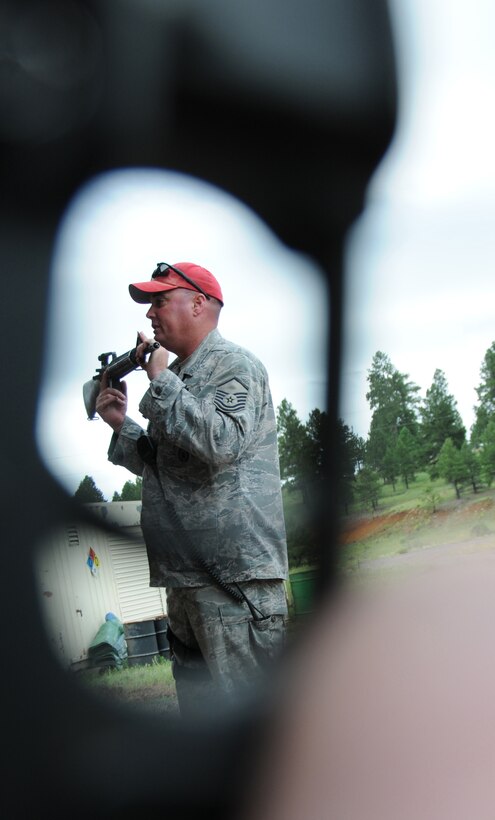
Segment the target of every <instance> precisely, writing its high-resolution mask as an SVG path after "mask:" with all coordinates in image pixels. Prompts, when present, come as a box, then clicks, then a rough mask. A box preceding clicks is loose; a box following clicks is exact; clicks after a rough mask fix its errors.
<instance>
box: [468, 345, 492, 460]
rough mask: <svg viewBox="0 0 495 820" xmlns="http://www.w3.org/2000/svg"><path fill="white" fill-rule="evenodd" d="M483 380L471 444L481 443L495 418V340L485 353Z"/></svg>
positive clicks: (478, 388)
mask: <svg viewBox="0 0 495 820" xmlns="http://www.w3.org/2000/svg"><path fill="white" fill-rule="evenodd" d="M480 377H481V381H480V384H479V386H478V387H477V388H476V394H477V396H478V401H479V404H477V405H476V406H475V407H474V412H475V421H474V424H473V426H472V428H471V444H473V445H474V446H475V447H476V446H478V445H479V444H480V443H481V440H482V438H483V433H484V431H485V429H486V427H487V425H488V424H489V422H490V421H493V420H495V342H492V344H491V346H490V347H489V348H488V350H487V351H486V353H485V357H484V359H483V362H482V364H481V368H480Z"/></svg>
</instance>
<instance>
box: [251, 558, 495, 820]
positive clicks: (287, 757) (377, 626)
mask: <svg viewBox="0 0 495 820" xmlns="http://www.w3.org/2000/svg"><path fill="white" fill-rule="evenodd" d="M284 677H285V678H286V679H287V680H288V681H289V683H288V691H287V692H285V694H284V695H283V697H282V702H283V708H282V709H281V710H280V715H281V719H280V721H279V722H278V725H277V729H276V731H275V732H274V734H273V742H272V744H271V745H270V748H268V749H267V750H266V762H267V761H270V766H269V767H268V766H265V768H264V769H263V767H262V768H261V771H264V772H268V774H267V776H266V778H263V777H262V778H261V782H260V783H259V788H258V790H257V791H256V793H255V797H254V800H253V803H252V805H251V806H250V810H249V812H248V814H247V820H300V819H301V818H304V819H305V820H322V818H326V817H329V818H332V820H344V818H345V820H354V819H355V818H356V819H357V818H366V820H419V819H420V820H429V819H430V818H435V820H466V818H476V820H485V819H486V820H493V817H494V816H495V785H494V779H493V765H494V760H495V556H494V555H493V554H492V555H490V554H486V555H485V556H483V557H481V558H479V557H478V558H474V557H469V556H465V559H464V560H463V563H460V564H458V565H457V566H456V567H454V568H450V569H447V570H446V569H434V570H430V569H428V568H427V569H426V570H423V572H422V574H421V575H419V574H418V575H416V576H415V577H414V578H410V579H408V580H403V581H394V582H393V584H387V585H384V584H382V583H378V582H372V583H370V584H368V585H367V586H366V588H364V587H362V586H360V587H357V586H356V587H352V588H351V587H347V588H346V589H343V590H342V591H341V592H340V593H339V595H338V596H337V597H336V598H335V599H334V600H333V602H332V603H331V604H329V605H328V606H327V608H326V611H325V612H324V613H322V614H320V617H319V618H318V619H317V620H315V623H314V624H313V626H312V628H309V629H308V635H307V640H306V642H305V646H304V648H301V649H300V651H299V653H298V655H297V657H296V656H295V657H293V659H292V668H289V669H288V670H287V674H286V675H285V676H284Z"/></svg>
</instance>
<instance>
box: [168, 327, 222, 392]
mask: <svg viewBox="0 0 495 820" xmlns="http://www.w3.org/2000/svg"><path fill="white" fill-rule="evenodd" d="M222 341H223V339H222V336H221V335H220V333H219V331H218V330H217V328H214V329H213V330H211V331H210V332H209V333H208V335H207V336H205V338H204V339H203V341H202V342H200V343H199V345H198V346H197V348H196V350H193V352H192V353H191V355H190V356H188V357H187V359H183V360H182V361H181V362H179V361H178V360H177V359H175V361H173V362H172V364H171V365H170V369H171V370H173V372H174V373H177V375H178V376H180V378H181V379H183V378H184V377H185V376H192V375H193V373H194V372H195V371H196V370H197V368H198V367H199V366H200V365H201V364H202V363H203V361H204V359H205V358H206V356H207V355H208V354H209V353H211V351H212V350H213V349H214V348H215V347H217V346H218V343H219V342H222Z"/></svg>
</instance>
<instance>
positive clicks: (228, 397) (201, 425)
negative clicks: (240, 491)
mask: <svg viewBox="0 0 495 820" xmlns="http://www.w3.org/2000/svg"><path fill="white" fill-rule="evenodd" d="M268 396H269V393H268V380H267V374H266V371H265V370H264V367H263V366H262V365H261V363H260V362H257V361H253V360H252V359H250V358H249V357H248V356H244V355H242V354H238V353H237V354H227V355H225V356H223V357H222V358H221V360H220V361H219V363H218V364H217V365H216V367H215V369H214V370H213V372H212V374H211V377H210V379H209V382H208V384H207V385H206V386H205V387H204V388H203V389H202V390H201V395H200V396H195V395H193V394H192V393H190V392H189V391H188V389H187V385H186V384H184V383H183V382H182V381H181V379H179V377H178V376H176V375H175V373H173V372H172V371H170V370H166V371H164V372H163V373H160V375H159V376H158V377H157V378H156V379H154V380H153V381H151V382H150V385H149V388H148V390H147V392H146V393H145V395H144V396H143V398H142V400H141V403H140V405H139V409H140V411H141V413H142V414H143V416H144V417H145V418H147V419H149V420H150V421H151V422H152V424H153V427H154V429H156V430H157V431H159V432H160V433H161V434H162V435H165V436H166V437H167V438H168V440H169V441H170V442H172V443H173V444H175V445H176V446H177V447H180V448H181V449H183V450H186V451H187V452H189V453H191V454H192V455H194V456H195V457H196V458H198V459H200V460H201V461H204V462H206V463H208V464H211V465H221V464H229V463H233V462H234V461H236V460H238V459H239V458H241V456H242V455H243V453H244V452H245V451H246V449H247V448H248V447H249V445H250V444H251V442H252V440H253V437H254V436H257V435H258V434H259V431H260V423H261V422H262V419H263V418H264V415H265V412H266V404H267V401H268Z"/></svg>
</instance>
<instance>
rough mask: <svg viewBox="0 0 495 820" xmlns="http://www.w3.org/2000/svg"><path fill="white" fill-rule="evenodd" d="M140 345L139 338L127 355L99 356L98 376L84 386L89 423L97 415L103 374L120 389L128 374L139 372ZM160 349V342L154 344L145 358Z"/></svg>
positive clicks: (146, 350) (147, 351) (149, 346)
mask: <svg viewBox="0 0 495 820" xmlns="http://www.w3.org/2000/svg"><path fill="white" fill-rule="evenodd" d="M138 344H141V339H140V338H139V336H138V340H137V344H136V347H133V348H132V350H128V351H127V353H122V355H121V356H117V354H116V353H101V355H100V356H98V361H99V362H100V363H101V367H97V368H96V375H95V376H93V378H92V379H90V380H89V381H88V382H86V383H85V384H84V385H83V399H84V406H85V408H86V413H87V414H88V420H89V421H91V420H92V419H94V417H95V415H96V399H97V397H98V393H99V392H100V382H101V377H102V375H103V373H105V372H107V373H108V384H109V386H110V387H117V388H118V386H119V382H120V380H121V379H123V378H124V376H127V374H128V373H131V372H132V371H133V370H137V368H138V367H140V363H139V362H138V360H137V346H138ZM159 347H160V345H159V343H158V342H152V343H151V344H149V345H148V347H147V348H146V349H145V351H144V353H145V356H147V355H148V354H151V353H153V351H154V350H157V349H158V348H159Z"/></svg>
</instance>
